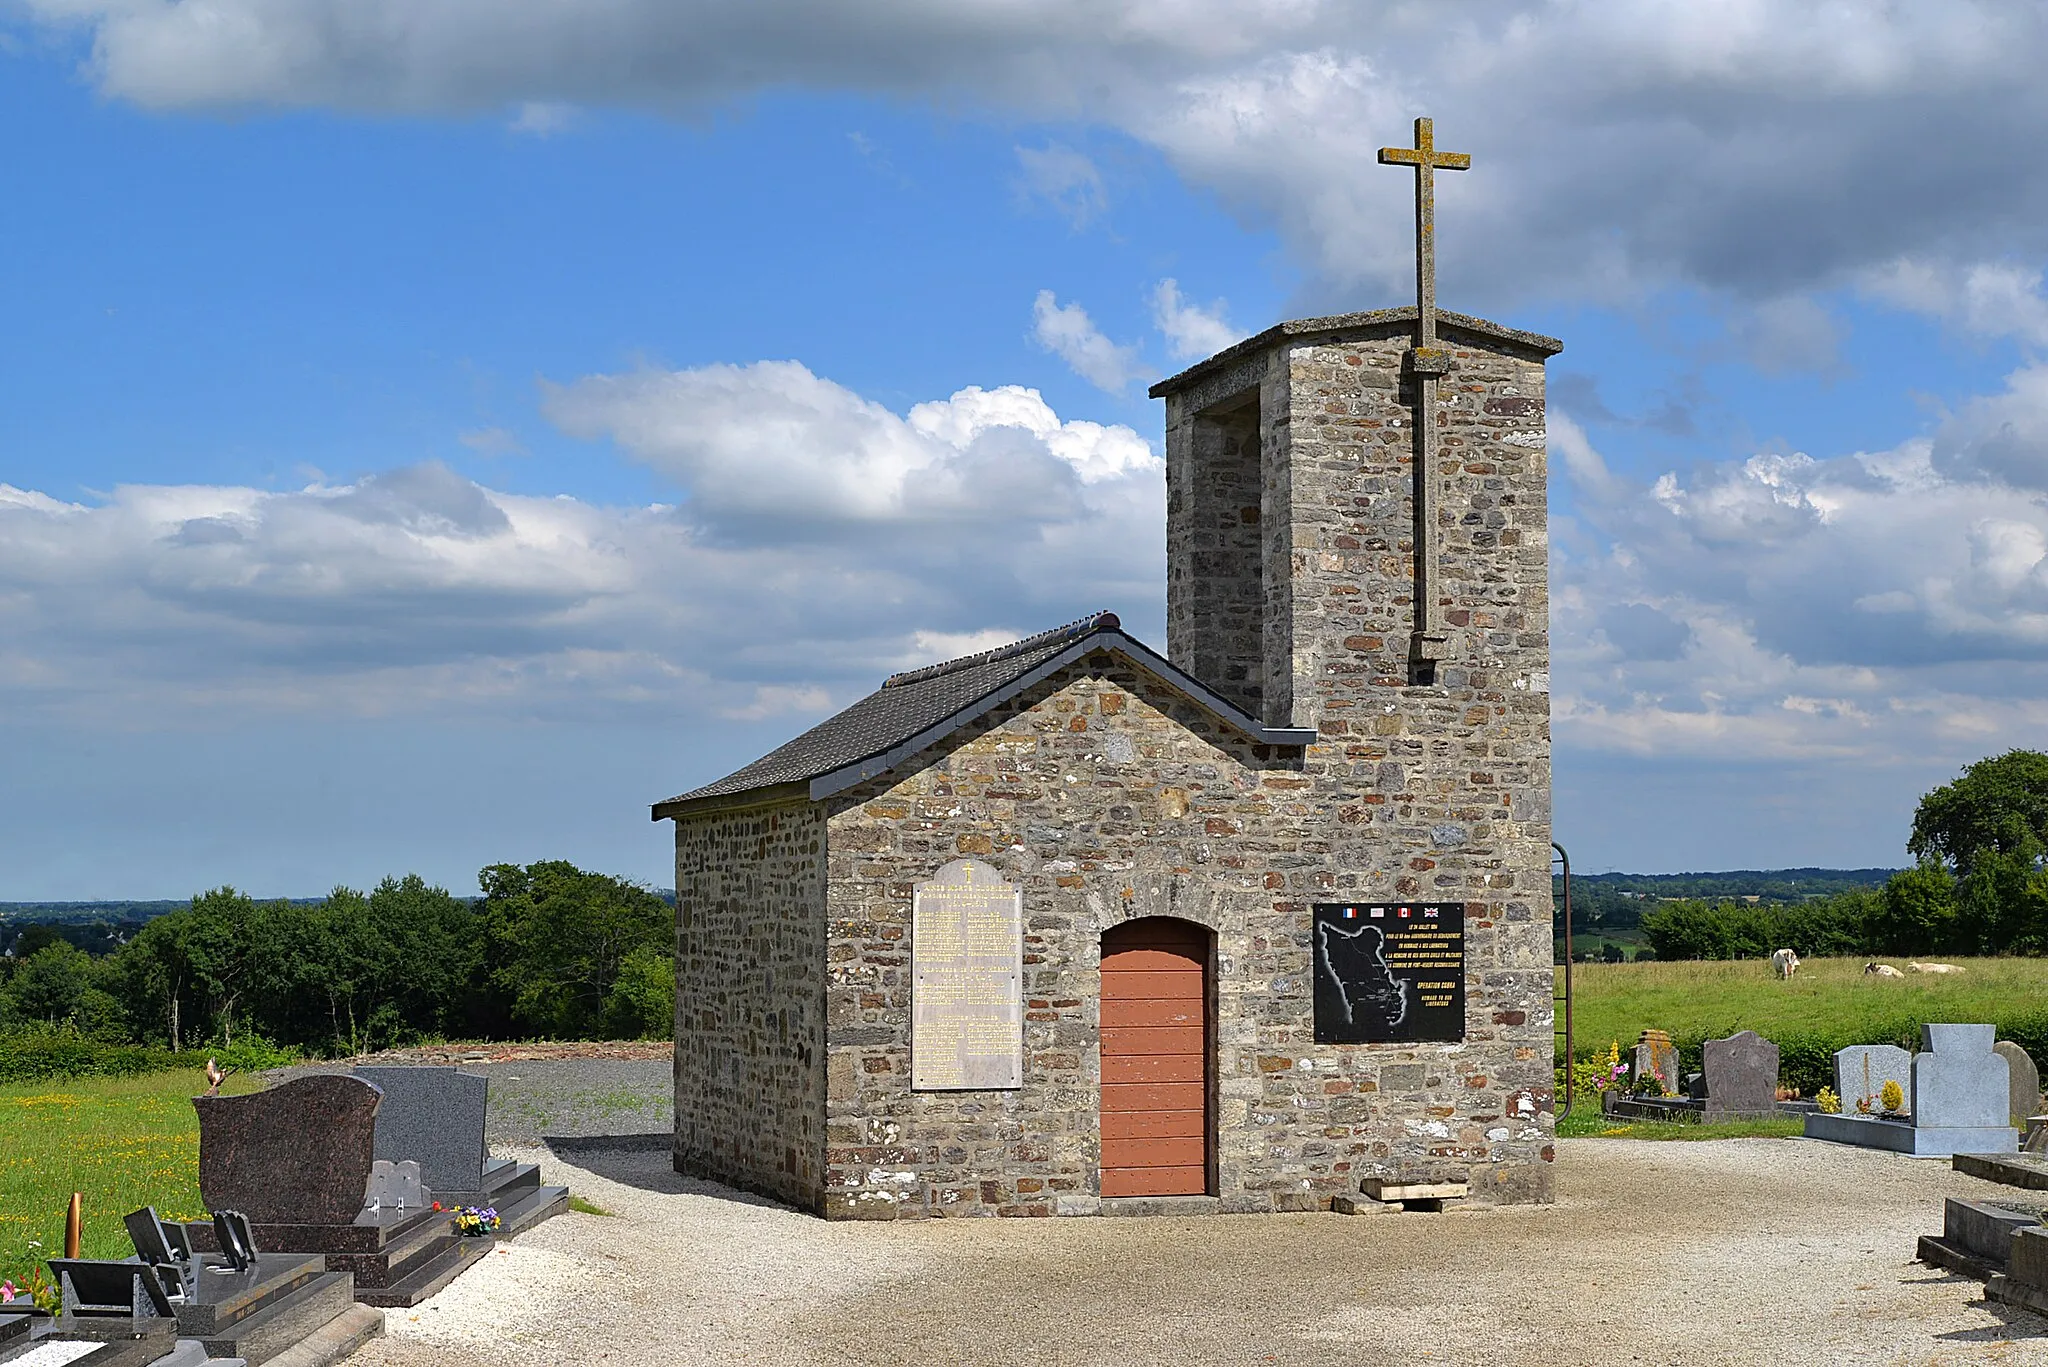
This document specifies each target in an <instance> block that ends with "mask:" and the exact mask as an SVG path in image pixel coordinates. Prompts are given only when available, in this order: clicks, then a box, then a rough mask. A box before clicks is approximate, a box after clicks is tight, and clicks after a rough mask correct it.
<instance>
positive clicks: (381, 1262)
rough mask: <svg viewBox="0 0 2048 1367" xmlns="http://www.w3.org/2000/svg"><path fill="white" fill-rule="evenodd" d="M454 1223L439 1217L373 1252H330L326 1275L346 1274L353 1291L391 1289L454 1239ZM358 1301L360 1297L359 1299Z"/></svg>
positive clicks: (434, 1256)
mask: <svg viewBox="0 0 2048 1367" xmlns="http://www.w3.org/2000/svg"><path fill="white" fill-rule="evenodd" d="M456 1237H457V1236H456V1234H455V1229H454V1224H453V1222H452V1221H451V1220H450V1218H449V1217H448V1216H447V1215H446V1214H442V1215H441V1216H440V1217H439V1218H437V1219H436V1220H435V1221H434V1222H433V1223H432V1224H429V1225H421V1226H420V1227H419V1228H418V1229H416V1230H414V1231H412V1233H411V1234H409V1235H407V1236H406V1239H405V1241H404V1242H403V1243H399V1244H394V1245H392V1246H391V1247H389V1248H386V1249H382V1250H380V1251H379V1252H376V1253H330V1254H328V1255H327V1270H328V1271H329V1272H347V1273H349V1274H350V1275H352V1276H353V1277H354V1278H355V1279H356V1290H357V1291H362V1290H364V1289H366V1288H369V1287H375V1286H391V1285H393V1284H395V1283H397V1282H401V1281H403V1280H405V1278H406V1277H408V1276H410V1275H411V1274H412V1272H413V1270H414V1269H415V1268H417V1267H420V1266H421V1265H423V1264H425V1263H428V1262H431V1261H433V1260H434V1259H435V1258H437V1257H439V1256H440V1255H441V1254H442V1253H443V1252H445V1251H446V1250H447V1248H448V1246H449V1245H451V1244H453V1243H454V1242H455V1240H456ZM359 1299H360V1298H359Z"/></svg>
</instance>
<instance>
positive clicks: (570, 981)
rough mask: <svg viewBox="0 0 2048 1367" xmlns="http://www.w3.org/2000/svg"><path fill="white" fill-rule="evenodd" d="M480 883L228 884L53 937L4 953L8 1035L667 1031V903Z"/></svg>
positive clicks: (470, 1035)
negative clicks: (92, 945) (302, 887)
mask: <svg viewBox="0 0 2048 1367" xmlns="http://www.w3.org/2000/svg"><path fill="white" fill-rule="evenodd" d="M478 883H479V885H480V887H481V889H482V895H481V896H479V897H475V898H465V897H457V896H455V895H453V894H451V893H450V892H449V891H448V890H447V889H445V888H439V887H434V886H432V885H430V884H428V883H427V882H426V881H425V880H423V879H421V878H420V877H419V876H417V875H415V874H407V875H406V876H405V877H403V878H386V879H385V880H384V881H383V882H381V883H379V884H378V885H377V886H376V888H374V889H373V890H371V891H370V892H367V893H364V892H359V891H356V890H355V889H352V888H345V887H343V888H336V889H335V890H334V891H333V892H332V893H330V894H329V895H328V896H327V897H326V898H324V899H322V900H320V901H317V902H305V901H297V902H292V901H274V902H258V901H256V900H254V899H253V898H250V897H248V896H246V895H244V894H243V893H240V892H237V891H236V890H235V889H233V888H230V887H221V888H215V889H213V890H212V891H210V892H205V893H201V894H199V895H198V896H196V897H194V898H193V899H192V901H191V904H190V905H189V906H185V907H182V908H180V909H179V910H176V911H172V912H168V913H166V914H164V915H162V916H158V917H156V918H154V919H152V920H150V921H149V922H148V923H146V924H145V925H143V926H142V928H141V929H140V930H139V931H137V932H136V934H135V935H134V936H133V938H131V939H129V940H128V941H127V942H126V943H125V944H123V945H121V946H120V947H119V948H118V949H116V950H115V951H114V952H112V953H110V954H106V955H100V956H95V955H91V954H87V953H86V952H84V951H83V950H81V949H79V948H78V947H77V946H76V945H74V944H71V943H69V942H68V941H66V940H64V939H62V938H57V937H50V938H48V939H47V940H44V941H43V942H41V943H37V944H32V945H29V948H30V951H31V952H28V953H26V954H20V953H17V954H16V955H15V956H12V957H9V958H6V959H0V1028H4V1027H14V1028H22V1027H42V1028H50V1027H67V1028H71V1029H75V1030H77V1031H79V1032H81V1033H84V1034H88V1035H91V1036H93V1037H94V1038H97V1039H102V1040H106V1041H109V1042H126V1043H136V1044H151V1045H161V1046H167V1047H169V1048H172V1049H183V1048H191V1047H197V1046H204V1045H207V1044H211V1043H216V1042H217V1043H219V1044H222V1045H232V1044H233V1043H235V1042H236V1041H237V1040H238V1039H243V1040H247V1039H251V1038H254V1039H260V1040H262V1041H265V1042H267V1043H270V1044H274V1045H284V1046H289V1047H293V1048H298V1049H305V1050H309V1051H312V1052H316V1053H328V1054H340V1053H350V1054H354V1053H366V1052H369V1051H371V1050H374V1049H381V1048H387V1047H390V1046H392V1045H398V1044H406V1043H411V1042H415V1041H418V1040H422V1039H430V1038H442V1039H505V1038H523V1039H530V1038H555V1039H590V1038H607V1039H623V1038H666V1037H667V1036H668V1035H669V1034H670V1033H671V1031H672V1030H673V1028H674V1017H675V962H674V957H673V955H674V930H673V926H674V920H673V913H672V911H671V909H670V907H669V904H668V903H667V902H666V901H664V900H663V899H662V898H661V897H659V896H657V895H656V894H655V893H653V892H651V891H649V890H648V889H647V888H645V887H642V886H640V885H638V884H636V883H632V882H629V881H627V880H625V879H622V878H615V877H612V876H611V875H608V874H602V873H592V872H588V871H586V870H583V869H579V868H577V867H576V866H575V865H573V864H570V863H566V862H563V861H548V862H542V863H537V864H528V865H524V866H521V865H517V864H493V865H491V866H490V867H488V868H486V869H484V870H483V871H482V872H481V873H479V874H478ZM23 944H28V941H27V937H24V938H23V941H22V942H21V943H18V944H17V950H19V949H20V948H21V947H22V945H23Z"/></svg>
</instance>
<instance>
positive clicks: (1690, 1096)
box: [1600, 1030, 1814, 1125]
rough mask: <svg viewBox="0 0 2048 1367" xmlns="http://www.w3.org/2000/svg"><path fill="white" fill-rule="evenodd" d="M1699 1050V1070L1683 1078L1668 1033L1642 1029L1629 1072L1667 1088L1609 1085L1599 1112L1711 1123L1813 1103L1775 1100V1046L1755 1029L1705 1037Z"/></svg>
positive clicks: (1803, 1108)
mask: <svg viewBox="0 0 2048 1367" xmlns="http://www.w3.org/2000/svg"><path fill="white" fill-rule="evenodd" d="M1701 1052H1702V1064H1703V1067H1702V1070H1701V1071H1700V1072H1698V1073H1694V1074H1692V1075H1691V1076H1689V1077H1686V1078H1684V1079H1683V1080H1682V1081H1681V1079H1680V1077H1679V1058H1678V1050H1677V1048H1676V1047H1675V1046H1674V1045H1673V1044H1672V1042H1671V1037H1670V1036H1669V1035H1668V1034H1666V1033H1665V1032H1664V1031H1662V1030H1645V1031H1643V1035H1642V1038H1641V1039H1640V1040H1639V1041H1638V1042H1637V1044H1636V1050H1635V1062H1634V1066H1633V1068H1632V1069H1631V1071H1630V1076H1631V1077H1634V1078H1641V1079H1646V1080H1647V1079H1651V1078H1654V1079H1656V1085H1657V1086H1659V1087H1661V1088H1662V1089H1665V1094H1664V1095H1661V1096H1659V1095H1655V1094H1654V1093H1650V1092H1637V1093H1635V1094H1627V1093H1624V1092H1623V1091H1622V1090H1621V1089H1620V1088H1618V1087H1616V1088H1611V1089H1609V1090H1608V1091H1605V1092H1602V1093H1601V1095H1600V1109H1601V1112H1602V1114H1603V1115H1607V1116H1612V1117H1615V1118H1617V1119H1625V1120H1656V1121H1666V1122H1671V1121H1676V1122H1681V1123H1684V1122H1697V1123H1703V1124H1709V1125H1714V1124H1723V1123H1726V1122H1729V1121H1740V1120H1764V1119H1769V1118H1772V1117H1775V1116H1781V1115H1803V1114H1805V1113H1806V1112H1808V1111H1811V1110H1812V1109H1813V1108H1814V1103H1812V1102H1810V1101H1780V1100H1778V1046H1777V1045H1775V1044H1773V1043H1771V1041H1769V1040H1767V1039H1764V1038H1763V1037H1762V1036H1760V1035H1758V1034H1757V1033H1756V1032H1755V1031H1753V1030H1743V1031H1739V1032H1738V1033H1736V1034H1734V1035H1731V1036H1729V1037H1728V1038H1726V1039H1712V1040H1708V1041H1707V1042H1706V1044H1705V1046H1704V1047H1703V1049H1702V1051H1701ZM1681 1088H1682V1090H1681Z"/></svg>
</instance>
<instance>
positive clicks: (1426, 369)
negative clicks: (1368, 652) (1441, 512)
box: [1380, 119, 1472, 683]
mask: <svg viewBox="0 0 2048 1367" xmlns="http://www.w3.org/2000/svg"><path fill="white" fill-rule="evenodd" d="M1380 164H1381V165H1382V166H1412V167H1414V168H1415V346H1414V348H1413V349H1412V350H1410V351H1409V353H1408V374H1409V379H1410V382H1411V384H1412V387H1413V389H1414V395H1415V634H1414V637H1413V639H1412V640H1411V642H1410V644H1409V651H1408V654H1409V659H1410V661H1411V667H1412V668H1413V669H1414V670H1415V672H1416V675H1417V678H1416V682H1418V683H1422V682H1433V681H1434V675H1435V669H1436V662H1437V661H1438V660H1440V659H1442V658H1443V645H1444V629H1443V622H1442V620H1441V609H1440V607H1439V605H1438V603H1437V599H1438V596H1439V594H1438V589H1437V584H1436V578H1437V525H1436V524H1437V510H1436V505H1437V468H1436V423H1435V422H1434V421H1433V418H1434V415H1435V413H1436V382H1437V380H1438V378H1439V377H1440V376H1442V375H1445V374H1447V373H1448V372H1449V370H1450V368H1451V354H1450V352H1449V351H1447V350H1445V349H1443V348H1440V347H1438V346H1437V344H1436V173H1437V172H1438V171H1464V170H1468V169H1470V167H1471V165H1472V158H1471V157H1470V156H1468V155H1466V154H1465V153H1463V152H1439V151H1437V150H1436V137H1435V134H1434V133H1433V131H1432V129H1431V125H1430V121H1429V120H1428V119H1417V120H1416V121H1415V146H1413V147H1382V148H1381V149H1380Z"/></svg>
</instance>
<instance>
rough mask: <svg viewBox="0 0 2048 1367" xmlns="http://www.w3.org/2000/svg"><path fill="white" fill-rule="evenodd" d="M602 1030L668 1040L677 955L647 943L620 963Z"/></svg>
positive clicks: (673, 1013) (625, 1036)
mask: <svg viewBox="0 0 2048 1367" xmlns="http://www.w3.org/2000/svg"><path fill="white" fill-rule="evenodd" d="M604 1017H605V1033H606V1034H608V1035H610V1036H611V1037H612V1038H614V1039H670V1038H672V1037H673V1032H674V1030H675V1028H676V956H675V952H674V951H673V950H671V949H670V948H668V947H667V946H666V945H662V946H653V945H650V946H647V947H646V948H643V949H636V950H634V951H633V952H632V953H631V954H628V955H627V956H626V957H625V959H624V960H623V961H621V963H620V964H619V976H618V980H617V981H616V982H614V983H613V984H612V990H611V993H610V995H608V996H607V997H606V998H605V1005H604Z"/></svg>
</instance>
